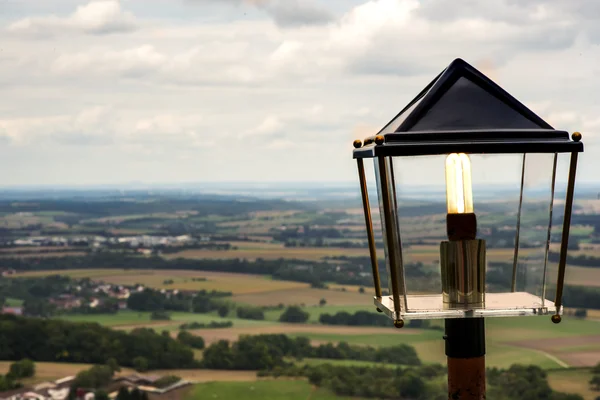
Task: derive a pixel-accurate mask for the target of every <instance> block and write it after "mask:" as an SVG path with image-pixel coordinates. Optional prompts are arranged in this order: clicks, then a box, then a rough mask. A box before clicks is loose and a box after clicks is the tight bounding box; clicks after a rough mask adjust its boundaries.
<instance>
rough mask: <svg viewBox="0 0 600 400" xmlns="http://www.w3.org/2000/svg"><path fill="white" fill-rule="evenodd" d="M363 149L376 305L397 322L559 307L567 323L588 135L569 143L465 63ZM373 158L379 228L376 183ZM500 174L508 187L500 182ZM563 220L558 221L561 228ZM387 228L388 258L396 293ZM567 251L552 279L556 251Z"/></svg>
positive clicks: (359, 156) (556, 318) (357, 153)
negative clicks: (561, 189) (369, 166)
mask: <svg viewBox="0 0 600 400" xmlns="http://www.w3.org/2000/svg"><path fill="white" fill-rule="evenodd" d="M354 147H355V149H354V151H353V156H354V158H355V159H356V160H357V164H358V173H359V174H358V175H359V180H360V185H361V192H362V199H363V206H364V214H365V221H366V228H367V234H368V241H369V251H370V257H371V264H372V269H373V278H374V283H375V298H374V302H375V305H376V307H377V309H378V311H381V312H384V313H386V314H387V315H388V316H389V317H390V318H392V319H393V320H394V325H395V326H396V327H402V326H403V325H404V320H407V319H452V318H485V317H509V316H530V315H548V314H553V315H552V321H553V322H555V323H558V322H560V320H561V317H560V315H561V313H562V291H563V285H564V276H565V267H566V258H567V245H568V239H569V226H570V220H571V210H572V206H573V190H574V186H575V172H576V167H577V156H578V153H580V152H582V151H583V143H582V142H581V134H579V133H578V132H575V133H573V135H572V137H571V138H570V137H569V134H568V133H567V132H565V131H559V130H555V129H554V128H552V127H551V126H550V125H549V124H548V123H547V122H545V121H544V120H542V119H541V118H540V117H539V116H537V115H536V114H535V113H533V112H532V111H531V110H529V109H528V108H527V107H525V106H524V105H523V104H521V103H520V102H519V101H517V100H516V99H515V98H513V97H512V96H511V95H509V94H508V93H507V92H506V91H504V90H503V89H502V88H500V87H499V86H498V85H496V84H495V83H494V82H492V81H491V80H490V79H488V78H487V77H486V76H484V75H483V74H482V73H481V72H479V71H477V70H476V69H475V68H474V67H472V66H471V65H469V64H468V63H466V62H465V61H463V60H461V59H456V60H454V61H453V62H452V63H451V64H450V65H449V66H448V67H447V68H446V69H445V70H444V71H443V72H442V73H440V74H439V75H438V76H437V77H436V78H435V79H434V80H433V81H432V82H431V83H430V84H429V85H428V86H427V87H426V88H425V89H424V90H423V91H421V93H419V95H418V96H417V97H416V98H415V99H414V100H413V101H411V102H410V103H409V104H408V105H407V106H406V107H405V108H404V109H403V110H402V111H401V112H400V113H399V114H398V115H397V116H396V117H395V118H394V119H393V120H392V121H391V122H389V123H388V124H387V125H385V126H384V127H383V129H381V130H380V131H379V132H378V133H377V134H376V135H374V136H372V137H369V138H367V139H365V140H364V143H362V142H361V141H360V140H357V141H355V142H354ZM563 155H566V156H567V157H570V162H569V169H568V179H567V185H566V199H565V201H564V203H562V202H560V203H559V202H555V201H554V197H555V189H556V185H557V176H560V175H557V174H560V168H559V166H560V165H562V164H561V163H560V162H559V161H560V160H562V157H563ZM369 158H370V159H373V161H374V170H375V179H376V182H377V197H378V200H379V214H380V218H381V229H380V230H377V229H376V226H374V225H376V224H375V222H376V218H372V214H373V213H372V211H371V205H370V202H369V195H368V189H367V180H366V173H365V164H364V162H365V159H369ZM532 175H534V178H535V179H534V180H533V181H531V182H530V180H531V176H532ZM492 176H495V177H500V181H502V184H493V182H492V180H491V177H492ZM407 181H408V184H407ZM416 181H418V182H416ZM511 183H512V186H511V185H510V184H511ZM537 183H540V185H541V186H540V185H537ZM418 190H422V193H421V194H418V193H416V191H418ZM560 217H562V218H561V221H560V222H561V223H562V233H561V234H560V235H559V237H555V240H554V242H555V243H556V244H554V243H552V242H553V241H552V238H553V237H552V231H553V230H552V228H553V220H555V219H557V218H560ZM557 226H558V227H560V223H556V221H555V223H554V228H555V229H554V231H556V228H557ZM376 231H377V232H381V236H382V241H383V247H384V253H385V264H386V270H387V276H388V289H389V294H385V295H384V294H383V291H382V288H381V280H380V270H379V266H378V260H377V257H378V254H377V248H376V247H377V246H376V234H375V232H376ZM559 239H560V240H559ZM558 242H560V244H558ZM557 252H558V254H559V255H558V257H557V258H558V266H557V268H556V271H555V273H553V274H552V275H551V274H550V272H554V271H552V268H550V267H549V265H550V261H552V260H549V258H552V259H553V258H556V253H557ZM550 256H552V257H550ZM554 277H555V279H556V280H555V281H554ZM415 282H417V284H415ZM552 282H556V285H555V287H554V285H553V283H552ZM550 290H552V291H553V292H554V293H553V295H552V296H551V295H550V294H551V293H550ZM550 297H551V298H550Z"/></svg>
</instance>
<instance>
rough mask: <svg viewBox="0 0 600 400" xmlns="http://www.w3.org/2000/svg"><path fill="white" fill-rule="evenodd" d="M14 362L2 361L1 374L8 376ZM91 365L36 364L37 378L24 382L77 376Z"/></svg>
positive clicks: (29, 382)
mask: <svg viewBox="0 0 600 400" xmlns="http://www.w3.org/2000/svg"><path fill="white" fill-rule="evenodd" d="M12 363H13V362H12V361H0V374H6V373H7V372H8V370H9V368H10V364H12ZM91 366H92V365H91V364H70V363H46V362H36V363H35V376H34V377H33V378H29V379H26V380H24V381H23V384H25V385H29V384H35V383H39V382H43V381H48V380H56V379H60V378H64V377H67V376H73V375H76V374H77V373H78V372H80V371H83V370H85V369H88V368H90V367H91ZM125 372H131V371H125Z"/></svg>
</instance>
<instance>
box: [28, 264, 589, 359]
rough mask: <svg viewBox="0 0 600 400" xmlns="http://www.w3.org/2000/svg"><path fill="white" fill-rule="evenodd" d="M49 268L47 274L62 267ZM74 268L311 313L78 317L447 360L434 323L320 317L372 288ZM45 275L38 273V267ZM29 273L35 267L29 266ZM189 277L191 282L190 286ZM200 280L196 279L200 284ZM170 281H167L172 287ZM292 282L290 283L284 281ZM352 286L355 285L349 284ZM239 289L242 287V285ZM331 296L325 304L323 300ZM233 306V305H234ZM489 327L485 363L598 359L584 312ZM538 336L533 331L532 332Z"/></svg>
mask: <svg viewBox="0 0 600 400" xmlns="http://www.w3.org/2000/svg"><path fill="white" fill-rule="evenodd" d="M57 272H59V271H48V272H45V273H44V274H52V273H57ZM64 272H65V273H67V274H69V275H71V276H77V277H84V276H89V277H91V278H93V279H98V280H107V281H110V282H115V283H134V282H137V283H144V284H147V285H149V286H154V287H159V288H160V287H164V285H163V284H162V282H163V281H164V280H165V279H167V278H169V279H174V280H175V284H174V285H173V286H174V287H182V285H183V287H187V288H191V287H197V288H200V287H201V288H204V289H207V290H211V289H218V290H225V289H228V288H229V289H232V290H234V296H233V297H232V300H233V301H235V302H236V303H241V304H243V303H248V304H254V305H273V304H279V303H282V304H305V306H304V307H303V308H304V310H306V311H307V312H308V313H309V314H310V319H309V321H308V323H307V324H284V323H280V322H278V319H279V315H280V314H281V313H282V310H281V309H272V310H267V311H266V312H265V320H264V321H252V320H245V319H239V318H236V317H234V316H233V315H229V316H228V317H226V318H221V317H219V316H218V315H216V313H213V314H192V313H183V312H177V313H172V315H171V318H172V319H171V320H170V321H152V320H151V319H150V315H149V313H138V312H131V311H120V312H119V313H118V314H116V315H102V316H97V315H81V316H67V317H64V318H66V319H69V320H72V321H90V322H98V323H101V324H103V325H107V326H112V327H114V328H116V329H124V330H129V329H133V328H135V327H151V328H153V329H156V330H158V331H163V330H167V331H170V332H171V334H172V335H176V334H177V331H178V327H179V325H181V324H182V323H186V322H193V321H197V322H201V323H207V322H211V321H231V322H232V323H233V326H232V327H231V328H220V329H199V330H195V331H192V332H193V333H194V334H197V335H200V336H202V337H203V338H204V339H205V340H206V342H207V343H213V342H215V341H218V340H221V339H226V340H232V341H233V340H236V339H237V338H238V337H239V336H240V335H244V334H259V333H284V334H289V335H293V336H305V337H308V338H310V339H311V340H312V341H313V342H315V343H326V342H334V343H336V342H340V341H346V342H348V343H351V344H357V345H371V346H391V345H394V344H398V343H407V344H411V345H413V346H415V348H416V349H417V352H418V354H419V357H421V359H422V360H424V361H425V362H444V361H445V355H444V350H443V346H444V343H443V340H442V335H443V333H442V331H440V330H432V329H426V330H421V329H408V328H405V329H401V330H398V329H395V328H393V327H392V325H391V321H390V327H389V328H386V327H382V328H376V327H348V326H326V325H320V324H319V323H318V320H319V316H320V315H321V314H323V313H329V314H335V313H336V312H339V311H347V312H350V313H353V312H355V311H359V310H366V311H372V312H375V310H374V309H373V306H371V305H370V304H371V295H370V294H362V293H359V292H358V289H357V288H355V291H352V292H350V291H349V290H346V291H345V292H342V291H340V290H339V288H335V289H337V290H335V289H329V290H325V289H311V288H309V287H308V285H306V284H302V283H296V282H285V281H274V280H271V279H267V278H264V277H261V276H256V275H241V274H226V273H212V272H191V271H144V270H142V271H114V270H75V271H64ZM36 274H37V275H39V273H36ZM25 275H31V274H29V273H28V274H25ZM191 277H205V278H207V279H208V280H207V281H205V282H204V281H203V282H197V281H196V282H192V281H191V280H189V281H188V282H185V280H186V279H189V278H191ZM185 285H187V286H185ZM196 285H198V286H196ZM173 286H172V285H169V287H173ZM286 288H287V289H286ZM351 288H352V287H349V289H351ZM236 291H237V293H236ZM322 298H325V299H326V300H327V305H325V306H322V307H321V306H318V305H317V304H318V303H319V300H320V299H322ZM232 314H233V313H232ZM486 329H487V365H489V366H496V367H508V366H510V365H511V364H513V363H514V362H515V360H518V361H519V362H521V363H528V364H536V365H539V366H540V367H542V368H545V369H555V368H565V367H569V366H592V365H595V364H596V363H598V362H600V320H595V319H588V320H582V319H577V318H574V317H565V318H564V319H563V322H562V323H561V324H558V325H554V324H552V323H551V322H550V318H549V317H548V316H546V317H520V318H489V319H487V320H486ZM532 338H534V339H532Z"/></svg>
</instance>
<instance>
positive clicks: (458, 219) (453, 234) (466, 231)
mask: <svg viewBox="0 0 600 400" xmlns="http://www.w3.org/2000/svg"><path fill="white" fill-rule="evenodd" d="M446 231H447V234H448V239H450V241H454V240H474V239H475V237H476V236H477V216H475V214H474V213H465V214H446Z"/></svg>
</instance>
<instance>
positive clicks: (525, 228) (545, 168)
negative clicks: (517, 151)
mask: <svg viewBox="0 0 600 400" xmlns="http://www.w3.org/2000/svg"><path fill="white" fill-rule="evenodd" d="M553 170H554V155H553V154H527V155H526V162H525V176H524V186H523V203H522V208H521V221H520V232H519V249H518V250H519V251H518V256H517V268H516V274H515V278H514V279H515V290H516V291H517V292H527V293H531V294H535V295H536V296H538V297H540V299H541V300H542V304H541V305H543V302H544V299H543V296H544V295H545V288H544V285H545V284H546V279H545V278H546V277H547V270H546V267H547V262H546V254H547V244H548V239H549V237H548V234H549V231H548V229H549V228H551V226H549V225H550V224H549V222H550V211H551V207H552V206H553V201H554V198H553V197H554V196H553V195H554V193H553V182H552V171H553Z"/></svg>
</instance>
